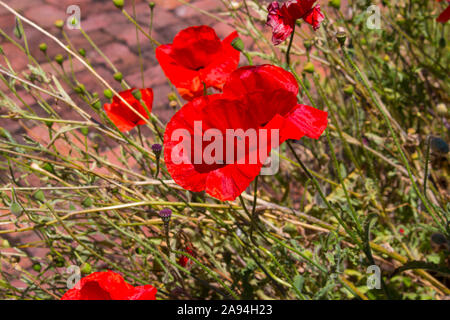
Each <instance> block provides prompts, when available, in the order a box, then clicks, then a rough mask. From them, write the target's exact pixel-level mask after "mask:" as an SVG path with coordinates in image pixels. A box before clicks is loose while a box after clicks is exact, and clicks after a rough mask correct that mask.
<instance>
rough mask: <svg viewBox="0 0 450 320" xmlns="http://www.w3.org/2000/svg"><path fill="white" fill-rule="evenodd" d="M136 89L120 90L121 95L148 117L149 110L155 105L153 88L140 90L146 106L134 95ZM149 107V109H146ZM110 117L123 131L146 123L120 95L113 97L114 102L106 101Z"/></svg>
mask: <svg viewBox="0 0 450 320" xmlns="http://www.w3.org/2000/svg"><path fill="white" fill-rule="evenodd" d="M134 91H135V90H134V89H129V90H126V91H123V92H120V93H119V95H120V96H121V97H122V98H123V99H125V101H127V102H128V103H129V104H130V106H132V107H133V109H134V110H136V111H137V112H138V113H139V114H141V115H142V117H144V118H145V119H148V118H149V116H148V113H147V110H148V112H149V113H150V112H152V107H153V90H152V89H141V90H139V92H140V96H141V100H142V101H143V102H144V103H145V107H144V106H143V105H142V104H141V102H140V101H139V100H138V99H136V98H135V96H134V95H133V92H134ZM146 108H147V110H146ZM104 109H105V112H106V115H107V116H108V118H109V119H110V120H111V121H112V122H113V123H114V124H115V125H116V126H117V128H119V130H120V131H121V132H127V131H130V130H131V129H133V128H134V127H135V126H137V125H142V124H145V121H144V120H143V119H142V118H141V117H139V115H137V114H136V113H135V112H134V111H133V110H131V109H130V107H128V106H127V105H126V104H125V103H124V102H123V101H122V100H121V99H120V98H119V97H117V96H116V97H113V101H112V103H110V104H109V103H106V104H105V106H104Z"/></svg>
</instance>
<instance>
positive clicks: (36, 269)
mask: <svg viewBox="0 0 450 320" xmlns="http://www.w3.org/2000/svg"><path fill="white" fill-rule="evenodd" d="M41 269H42V266H41V264H40V263H39V262H36V263H34V264H33V270H34V271H36V272H39V271H41Z"/></svg>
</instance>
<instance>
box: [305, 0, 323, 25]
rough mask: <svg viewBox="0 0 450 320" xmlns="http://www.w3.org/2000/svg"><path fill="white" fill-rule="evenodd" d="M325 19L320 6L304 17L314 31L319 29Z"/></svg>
mask: <svg viewBox="0 0 450 320" xmlns="http://www.w3.org/2000/svg"><path fill="white" fill-rule="evenodd" d="M324 19H325V16H324V15H323V13H322V11H320V5H317V6H315V7H314V8H313V9H312V10H310V11H309V12H308V13H307V14H306V15H305V16H303V20H305V22H306V23H308V24H310V25H312V27H313V29H314V30H317V29H319V27H320V24H321V22H322V21H323V20H324Z"/></svg>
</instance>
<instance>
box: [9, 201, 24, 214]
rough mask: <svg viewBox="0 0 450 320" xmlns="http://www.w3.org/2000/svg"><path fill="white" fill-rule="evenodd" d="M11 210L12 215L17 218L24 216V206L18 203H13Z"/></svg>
mask: <svg viewBox="0 0 450 320" xmlns="http://www.w3.org/2000/svg"><path fill="white" fill-rule="evenodd" d="M9 210H11V213H12V214H13V215H15V216H16V217H18V216H20V215H21V214H22V206H21V205H20V204H18V203H17V202H13V203H11V206H10V207H9Z"/></svg>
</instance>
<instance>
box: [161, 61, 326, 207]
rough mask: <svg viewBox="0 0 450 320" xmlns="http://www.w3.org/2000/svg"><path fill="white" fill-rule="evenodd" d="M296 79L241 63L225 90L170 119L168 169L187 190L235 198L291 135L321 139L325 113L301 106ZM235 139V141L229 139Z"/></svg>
mask: <svg viewBox="0 0 450 320" xmlns="http://www.w3.org/2000/svg"><path fill="white" fill-rule="evenodd" d="M298 91H299V88H298V84H297V82H296V80H295V78H294V77H293V76H292V74H291V73H289V72H287V71H285V70H284V69H282V68H280V67H276V66H272V65H262V66H249V67H243V68H240V69H238V70H236V71H235V72H233V73H232V74H231V75H230V77H229V78H228V80H227V82H226V84H225V86H224V89H223V94H214V95H209V96H205V97H199V98H197V99H194V100H193V101H191V102H189V103H187V104H186V105H185V106H184V107H183V108H181V109H180V110H179V111H178V112H177V113H176V114H175V115H174V116H173V117H172V119H171V120H170V122H169V124H168V125H167V127H166V132H165V136H164V150H165V152H164V159H165V162H166V166H167V169H168V171H169V173H170V175H171V176H172V178H173V179H174V180H175V182H176V183H178V184H179V185H180V186H182V187H183V188H185V189H187V190H190V191H194V192H199V191H203V190H205V191H206V192H207V193H208V194H209V195H211V196H213V197H215V198H217V199H219V200H222V201H224V200H234V199H235V198H236V197H237V196H239V195H240V194H241V193H242V192H243V191H244V190H245V189H246V188H247V187H248V186H249V185H250V183H251V182H252V181H253V180H254V179H255V177H256V176H257V175H258V174H259V173H260V171H261V168H262V166H263V164H264V162H265V160H266V159H267V157H268V156H269V154H270V151H271V150H272V149H273V148H275V147H278V145H279V144H281V143H282V142H284V141H285V140H287V139H296V140H298V139H300V138H301V137H303V136H304V135H306V136H308V137H311V138H315V139H317V138H319V137H320V135H321V134H322V132H323V131H324V130H325V128H326V126H327V113H326V112H324V111H321V110H318V109H315V108H313V107H310V106H306V105H301V104H297V94H298ZM230 141H231V143H230Z"/></svg>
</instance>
